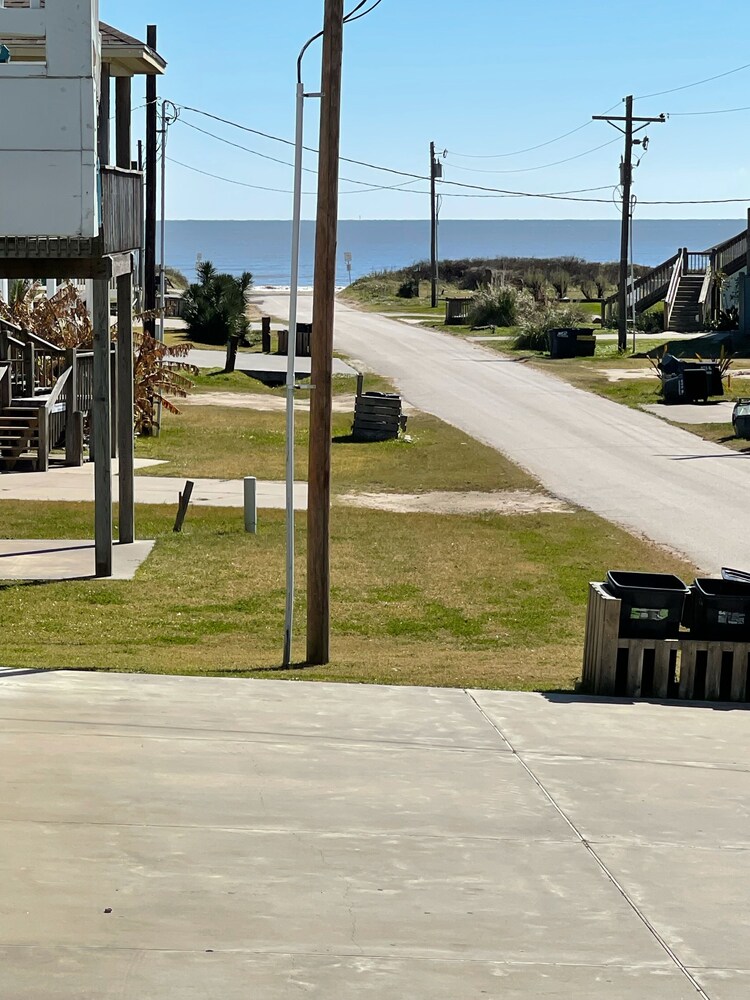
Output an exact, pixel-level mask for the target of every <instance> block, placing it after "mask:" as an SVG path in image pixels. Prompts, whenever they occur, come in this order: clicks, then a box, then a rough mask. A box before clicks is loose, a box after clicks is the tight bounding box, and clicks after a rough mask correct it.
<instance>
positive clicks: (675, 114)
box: [667, 104, 750, 118]
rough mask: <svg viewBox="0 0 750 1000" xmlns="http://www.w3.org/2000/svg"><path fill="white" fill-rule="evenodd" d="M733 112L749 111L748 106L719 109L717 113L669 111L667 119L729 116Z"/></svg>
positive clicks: (749, 105)
mask: <svg viewBox="0 0 750 1000" xmlns="http://www.w3.org/2000/svg"><path fill="white" fill-rule="evenodd" d="M735 111H750V104H748V105H746V106H745V107H744V108H721V109H720V110H719V111H671V112H670V113H669V114H668V115H667V118H692V117H694V116H695V115H731V114H734V112H735Z"/></svg>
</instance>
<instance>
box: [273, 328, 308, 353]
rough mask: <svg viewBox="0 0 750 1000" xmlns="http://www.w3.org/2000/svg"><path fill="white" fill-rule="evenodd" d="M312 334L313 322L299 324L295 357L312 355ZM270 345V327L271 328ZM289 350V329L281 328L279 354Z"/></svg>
mask: <svg viewBox="0 0 750 1000" xmlns="http://www.w3.org/2000/svg"><path fill="white" fill-rule="evenodd" d="M311 334H312V323H298V324H297V341H296V344H295V357H297V358H309V357H310V336H311ZM269 345H270V328H269ZM288 350H289V331H288V330H279V354H286V353H287V351H288Z"/></svg>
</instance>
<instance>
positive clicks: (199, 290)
mask: <svg viewBox="0 0 750 1000" xmlns="http://www.w3.org/2000/svg"><path fill="white" fill-rule="evenodd" d="M252 283H253V276H252V274H250V273H249V272H248V271H245V272H244V274H242V275H240V277H239V278H236V277H235V276H234V275H232V274H220V273H219V272H218V271H217V270H216V268H215V267H214V265H213V264H212V263H211V261H210V260H205V261H202V262H201V263H200V264H199V265H198V281H197V282H196V283H195V284H193V285H190V286H189V287H188V289H187V291H186V292H185V298H184V307H183V317H184V319H185V322H186V323H187V327H188V336H189V337H190V338H192V339H194V340H197V341H198V342H199V343H204V344H226V342H227V341H228V340H229V338H230V337H233V336H237V337H240V338H241V339H243V340H244V338H245V337H246V336H247V332H248V330H249V329H250V323H249V321H248V318H247V315H246V309H247V295H248V292H249V291H250V288H251V287H252Z"/></svg>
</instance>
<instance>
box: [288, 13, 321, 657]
mask: <svg viewBox="0 0 750 1000" xmlns="http://www.w3.org/2000/svg"><path fill="white" fill-rule="evenodd" d="M322 34H323V32H322V31H321V32H318V34H317V35H313V37H312V38H310V39H308V41H307V42H305V44H304V45H303V47H302V50H301V51H300V54H299V58H298V59H297V100H296V126H295V142H294V196H293V197H294V206H293V212H292V271H291V279H290V288H289V336H288V337H287V349H286V353H287V361H286V606H285V613H284V656H283V665H284V666H285V667H288V666H289V665H290V663H291V660H292V633H293V629H294V549H295V537H294V389H295V370H294V362H295V359H296V354H297V306H298V298H299V256H300V229H301V223H302V157H303V154H304V148H303V143H304V124H305V98H306V97H319V96H320V94H306V93H305V87H304V84H303V83H302V59H303V58H304V55H305V52H307V50H308V48H309V47H310V46H311V45H312V43H313V42H314V41H315V40H316V39H318V38H320V37H321V35H322Z"/></svg>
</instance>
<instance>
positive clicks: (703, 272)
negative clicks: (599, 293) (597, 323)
mask: <svg viewBox="0 0 750 1000" xmlns="http://www.w3.org/2000/svg"><path fill="white" fill-rule="evenodd" d="M747 249H748V245H747V229H743V230H742V231H741V232H740V233H738V234H737V235H736V236H732V237H731V238H730V239H728V240H724V242H723V243H717V244H716V245H715V246H713V247H710V248H709V249H708V250H701V251H693V250H688V249H687V248H686V247H683V248H682V249H680V250H678V251H677V253H676V254H675V255H674V256H673V257H670V258H669V259H668V260H665V261H663V262H662V263H661V264H658V265H657V266H656V267H654V268H652V269H651V270H650V271H647V272H646V274H644V275H642V276H641V277H640V278H637V279H636V280H635V281H634V282H633V283H632V284H631V283H630V282H628V285H627V288H626V298H627V306H628V315H629V314H630V312H631V310H632V309H633V308H635V312H636V313H642V312H644V311H645V310H646V309H648V308H649V307H650V306H652V305H655V304H656V303H657V302H662V301H663V302H664V320H665V328H666V329H668V330H673V331H676V332H681V333H697V332H699V331H701V330H705V329H707V328H708V327H709V326H710V322H711V319H712V318H714V317H715V316H716V314H717V312H718V309H719V307H720V301H719V300H720V298H721V296H720V294H719V281H718V276H719V275H723V276H725V277H729V276H730V275H733V274H736V273H737V272H738V271H739V270H741V269H742V268H743V267H744V266H745V264H746V261H747ZM616 306H617V293H615V294H614V295H610V296H609V297H608V298H606V299H604V301H603V303H602V319H608V320H611V319H612V317H613V313H614V310H615V308H616Z"/></svg>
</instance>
